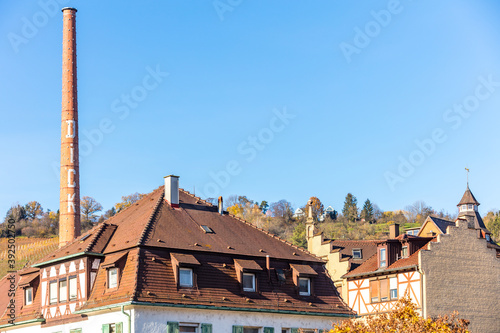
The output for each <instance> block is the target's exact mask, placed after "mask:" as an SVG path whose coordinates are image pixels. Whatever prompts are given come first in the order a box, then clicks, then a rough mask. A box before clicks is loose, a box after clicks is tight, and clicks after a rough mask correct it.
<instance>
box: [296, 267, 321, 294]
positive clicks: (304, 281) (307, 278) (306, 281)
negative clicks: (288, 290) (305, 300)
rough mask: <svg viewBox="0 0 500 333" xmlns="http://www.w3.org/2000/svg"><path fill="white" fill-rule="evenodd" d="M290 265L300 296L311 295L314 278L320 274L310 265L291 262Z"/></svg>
mask: <svg viewBox="0 0 500 333" xmlns="http://www.w3.org/2000/svg"><path fill="white" fill-rule="evenodd" d="M290 267H291V268H292V274H293V282H294V283H295V285H296V286H297V290H298V293H299V296H311V295H312V291H313V287H314V284H313V282H314V281H313V279H314V278H315V277H316V276H318V273H317V272H316V271H315V270H314V268H312V267H311V266H309V265H299V264H290Z"/></svg>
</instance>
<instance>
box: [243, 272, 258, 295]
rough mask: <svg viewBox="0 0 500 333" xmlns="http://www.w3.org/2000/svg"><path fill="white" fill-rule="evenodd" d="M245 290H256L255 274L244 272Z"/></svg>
mask: <svg viewBox="0 0 500 333" xmlns="http://www.w3.org/2000/svg"><path fill="white" fill-rule="evenodd" d="M243 291H255V274H252V273H243Z"/></svg>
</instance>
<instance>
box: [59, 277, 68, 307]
mask: <svg viewBox="0 0 500 333" xmlns="http://www.w3.org/2000/svg"><path fill="white" fill-rule="evenodd" d="M62 284H65V285H64V286H62ZM57 287H58V288H59V303H62V302H67V301H68V279H60V280H59V281H58V285H57Z"/></svg>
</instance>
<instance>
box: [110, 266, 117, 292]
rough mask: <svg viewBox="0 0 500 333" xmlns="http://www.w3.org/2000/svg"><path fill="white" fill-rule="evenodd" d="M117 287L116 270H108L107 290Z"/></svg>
mask: <svg viewBox="0 0 500 333" xmlns="http://www.w3.org/2000/svg"><path fill="white" fill-rule="evenodd" d="M116 287H118V268H110V269H109V270H108V288H116Z"/></svg>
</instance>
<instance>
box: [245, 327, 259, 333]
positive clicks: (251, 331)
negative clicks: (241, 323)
mask: <svg viewBox="0 0 500 333" xmlns="http://www.w3.org/2000/svg"><path fill="white" fill-rule="evenodd" d="M243 333H259V329H258V328H256V327H243Z"/></svg>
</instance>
